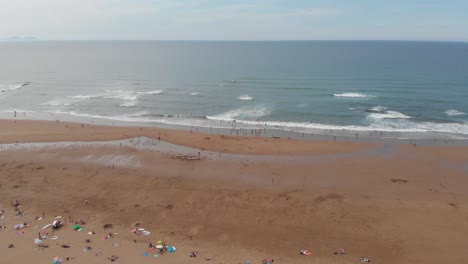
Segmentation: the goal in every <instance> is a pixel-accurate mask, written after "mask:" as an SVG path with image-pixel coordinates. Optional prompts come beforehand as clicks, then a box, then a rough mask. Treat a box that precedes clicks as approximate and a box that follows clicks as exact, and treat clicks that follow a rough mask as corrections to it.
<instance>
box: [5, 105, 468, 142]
mask: <svg viewBox="0 0 468 264" xmlns="http://www.w3.org/2000/svg"><path fill="white" fill-rule="evenodd" d="M6 113H7V112H4V113H2V114H1V115H0V120H35V121H57V120H59V121H61V122H76V123H86V124H93V125H107V126H124V127H148V128H150V127H151V128H165V129H172V130H180V131H193V132H201V133H206V134H219V135H225V136H244V137H245V136H254V137H257V136H261V137H267V138H268V137H280V138H290V139H299V140H306V141H337V142H367V143H390V144H394V143H400V144H417V145H426V146H444V145H451V146H456V145H465V146H468V134H463V133H452V132H451V133H448V132H437V131H425V132H423V131H412V130H408V131H406V130H401V131H400V130H398V129H397V130H378V129H377V130H371V129H370V128H369V129H356V130H355V129H346V126H344V127H337V128H325V127H324V128H313V129H306V128H303V127H294V126H292V127H288V126H282V125H275V126H264V125H260V124H255V125H253V124H252V125H249V124H248V123H243V122H241V121H239V122H236V121H235V120H232V121H222V120H218V121H215V120H210V121H211V122H210V124H208V123H204V122H202V121H201V120H200V122H198V123H197V124H185V123H175V122H172V121H166V120H160V121H158V120H151V119H146V118H135V117H131V115H130V116H128V117H125V118H124V117H123V116H122V117H121V118H118V119H114V117H112V116H110V117H103V116H93V115H87V114H70V113H65V112H63V113H52V112H34V113H31V112H24V111H22V110H18V111H17V114H16V116H13V111H11V113H9V114H8V115H7V114H6ZM217 122H220V123H219V125H216V123H217ZM279 123H281V122H279ZM331 127H333V126H331Z"/></svg>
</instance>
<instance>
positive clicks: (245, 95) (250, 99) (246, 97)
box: [237, 94, 254, 101]
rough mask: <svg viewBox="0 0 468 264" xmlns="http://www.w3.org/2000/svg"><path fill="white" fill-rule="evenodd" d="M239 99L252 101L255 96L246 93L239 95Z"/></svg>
mask: <svg viewBox="0 0 468 264" xmlns="http://www.w3.org/2000/svg"><path fill="white" fill-rule="evenodd" d="M237 99H238V100H241V101H252V100H253V99H254V98H253V97H252V96H249V95H248V94H244V95H241V96H239V97H237Z"/></svg>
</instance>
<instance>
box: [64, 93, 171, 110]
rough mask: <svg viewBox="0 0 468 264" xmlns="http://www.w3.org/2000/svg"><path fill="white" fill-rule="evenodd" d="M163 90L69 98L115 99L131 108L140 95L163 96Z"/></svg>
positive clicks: (73, 97) (123, 105)
mask: <svg viewBox="0 0 468 264" xmlns="http://www.w3.org/2000/svg"><path fill="white" fill-rule="evenodd" d="M163 93H164V91H163V90H154V91H127V90H105V91H104V93H99V94H89V95H74V96H69V97H68V98H70V99H80V100H86V99H99V98H102V99H116V100H123V101H124V102H123V103H121V104H120V106H122V107H133V106H136V105H138V103H139V101H138V98H140V97H141V96H142V95H158V94H163Z"/></svg>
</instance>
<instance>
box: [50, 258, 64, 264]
mask: <svg viewBox="0 0 468 264" xmlns="http://www.w3.org/2000/svg"><path fill="white" fill-rule="evenodd" d="M62 262H63V258H61V257H55V258H54V260H53V261H52V263H53V264H61V263H62Z"/></svg>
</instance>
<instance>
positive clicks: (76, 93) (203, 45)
mask: <svg viewBox="0 0 468 264" xmlns="http://www.w3.org/2000/svg"><path fill="white" fill-rule="evenodd" d="M15 112H16V115H21V116H23V117H24V116H26V117H30V118H37V117H40V118H44V119H59V117H60V118H62V117H64V116H66V117H67V118H68V119H72V120H73V118H81V119H83V118H85V119H88V120H93V122H98V123H99V122H102V123H103V122H104V121H107V122H108V121H109V120H112V121H119V122H128V123H139V124H147V125H149V124H151V125H158V124H165V125H167V124H172V125H179V126H187V127H193V126H197V127H217V128H227V129H229V128H232V127H236V128H245V129H247V128H255V129H274V130H283V131H295V132H297V133H315V134H336V133H345V134H346V133H347V134H349V135H354V133H369V134H371V135H377V136H378V135H385V136H386V137H412V138H419V137H421V138H423V137H426V138H468V122H467V121H468V115H467V114H468V43H450V42H398V41H281V42H210V41H198V42H197V41H194V42H190V41H40V42H27V43H19V42H3V43H0V114H1V117H3V118H15Z"/></svg>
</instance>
